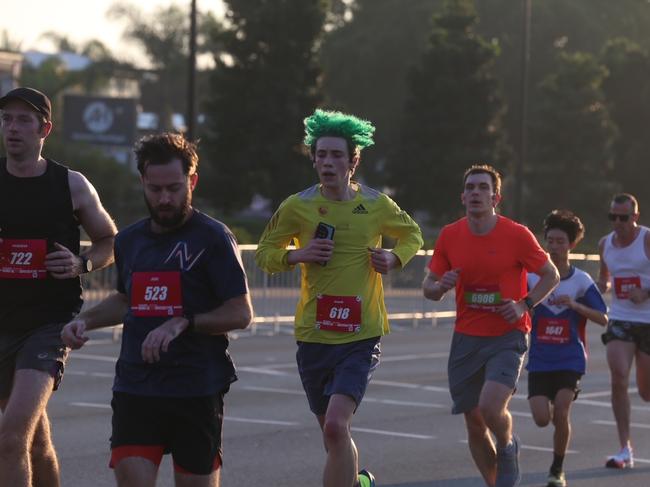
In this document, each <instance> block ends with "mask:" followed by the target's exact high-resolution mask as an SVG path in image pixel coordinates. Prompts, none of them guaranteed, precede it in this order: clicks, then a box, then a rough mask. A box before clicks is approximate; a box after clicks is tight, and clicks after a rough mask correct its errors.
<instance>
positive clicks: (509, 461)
mask: <svg viewBox="0 0 650 487" xmlns="http://www.w3.org/2000/svg"><path fill="white" fill-rule="evenodd" d="M519 482H521V472H520V471H519V438H517V436H516V435H514V434H513V435H512V441H511V442H510V444H509V445H508V446H506V447H505V448H497V480H496V483H495V484H494V486H495V487H516V486H517V485H519Z"/></svg>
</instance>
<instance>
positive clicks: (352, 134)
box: [304, 109, 375, 150]
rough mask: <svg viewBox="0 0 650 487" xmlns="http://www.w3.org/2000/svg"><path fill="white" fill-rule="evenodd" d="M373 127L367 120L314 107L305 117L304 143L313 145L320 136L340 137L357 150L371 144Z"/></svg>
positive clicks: (372, 141)
mask: <svg viewBox="0 0 650 487" xmlns="http://www.w3.org/2000/svg"><path fill="white" fill-rule="evenodd" d="M374 132H375V127H374V126H373V125H372V124H371V123H370V122H368V121H367V120H362V119H360V118H357V117H355V116H354V115H347V114H345V113H341V112H328V111H325V110H320V109H316V110H315V111H314V114H313V115H312V116H311V117H307V118H305V140H304V142H305V145H307V146H309V147H313V146H314V145H315V144H316V141H317V140H318V139H320V138H321V137H342V138H344V139H345V140H346V141H348V144H351V145H352V147H353V148H356V149H358V150H361V149H365V148H366V147H368V146H371V145H373V144H374V143H375V142H374V140H372V134H373V133H374Z"/></svg>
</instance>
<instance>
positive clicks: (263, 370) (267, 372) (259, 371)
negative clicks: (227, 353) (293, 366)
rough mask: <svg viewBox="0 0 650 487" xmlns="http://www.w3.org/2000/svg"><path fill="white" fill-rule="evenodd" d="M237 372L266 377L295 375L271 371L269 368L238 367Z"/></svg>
mask: <svg viewBox="0 0 650 487" xmlns="http://www.w3.org/2000/svg"><path fill="white" fill-rule="evenodd" d="M236 369H237V372H251V373H253V374H264V375H293V374H292V373H290V372H281V371H279V370H270V369H269V368H268V367H236Z"/></svg>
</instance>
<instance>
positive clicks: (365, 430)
mask: <svg viewBox="0 0 650 487" xmlns="http://www.w3.org/2000/svg"><path fill="white" fill-rule="evenodd" d="M352 431H354V432H357V433H371V434H375V435H384V436H397V437H399V438H414V439H417V440H435V439H436V437H435V436H430V435H416V434H414V433H399V432H397V431H385V430H375V429H370V428H356V427H353V428H352Z"/></svg>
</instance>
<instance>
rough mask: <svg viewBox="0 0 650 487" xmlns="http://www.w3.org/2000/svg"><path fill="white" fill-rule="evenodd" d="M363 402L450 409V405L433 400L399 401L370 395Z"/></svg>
mask: <svg viewBox="0 0 650 487" xmlns="http://www.w3.org/2000/svg"><path fill="white" fill-rule="evenodd" d="M363 402H374V403H379V404H390V405H391V406H412V407H418V408H430V409H449V406H445V405H443V404H436V403H431V402H413V401H397V400H394V399H377V398H374V397H368V396H364V398H363Z"/></svg>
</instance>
